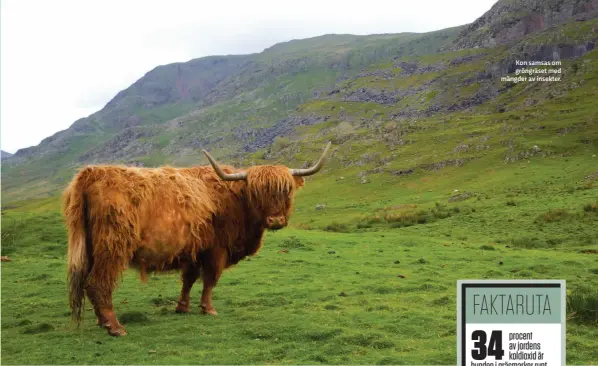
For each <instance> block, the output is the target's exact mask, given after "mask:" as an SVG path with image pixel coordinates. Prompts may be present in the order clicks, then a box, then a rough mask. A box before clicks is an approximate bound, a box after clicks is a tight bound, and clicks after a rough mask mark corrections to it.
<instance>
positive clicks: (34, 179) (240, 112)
mask: <svg viewBox="0 0 598 366" xmlns="http://www.w3.org/2000/svg"><path fill="white" fill-rule="evenodd" d="M460 30H461V28H459V27H457V28H452V29H448V30H442V31H438V32H432V33H428V34H423V35H422V34H398V35H372V36H346V35H339V36H336V35H327V36H322V37H316V38H312V39H307V40H296V41H291V42H288V43H285V44H280V45H276V46H274V47H272V48H270V49H267V50H265V51H264V52H262V53H260V54H254V55H246V56H217V57H216V56H214V57H207V58H202V59H198V60H192V61H189V62H187V63H183V64H173V65H166V66H160V67H157V68H155V69H154V70H152V71H150V72H148V73H147V74H146V75H145V76H144V77H143V78H141V79H140V80H138V81H137V82H135V83H134V84H133V85H132V86H131V87H129V88H127V89H126V90H124V91H122V92H120V93H118V95H117V96H115V98H113V99H112V100H111V101H110V102H109V103H108V104H107V105H106V106H105V107H104V108H103V109H102V110H100V111H98V112H97V113H94V114H92V115H91V116H89V117H88V118H84V119H80V120H78V121H76V122H75V123H74V124H73V125H72V126H71V127H70V128H69V129H67V130H64V131H61V132H58V133H56V134H55V135H53V136H51V137H48V138H46V139H44V140H43V141H42V142H41V143H40V145H38V146H35V147H30V148H26V149H21V150H19V151H17V153H16V154H15V156H14V157H13V158H12V159H11V160H10V164H7V165H6V166H4V167H3V176H4V177H5V184H3V190H4V193H5V197H6V198H7V199H11V194H10V192H11V191H13V190H15V192H16V194H15V196H16V197H15V198H19V199H22V198H26V197H29V196H30V195H31V196H36V195H40V194H41V195H42V196H43V195H46V194H53V193H52V191H53V192H56V189H60V188H59V187H61V186H62V185H64V184H65V180H66V179H68V177H69V176H70V175H71V174H72V171H73V169H74V168H75V167H76V166H78V165H80V164H83V163H99V162H123V163H128V164H136V165H155V164H161V163H167V162H170V163H175V164H189V163H197V161H198V160H199V159H201V158H202V156H201V154H200V153H199V151H200V150H201V148H212V149H222V150H223V151H222V152H221V153H222V154H226V153H229V154H230V153H231V152H233V151H239V150H241V151H243V150H247V149H244V147H245V146H247V145H248V143H251V142H254V143H255V142H256V140H257V145H258V146H264V145H269V144H270V143H272V140H273V136H271V135H272V134H271V133H270V134H268V133H267V132H266V135H267V136H268V137H267V138H265V139H264V138H261V137H260V136H262V135H263V133H261V132H262V131H264V130H267V129H268V128H272V127H273V126H276V125H279V126H280V125H281V124H286V123H287V120H285V119H284V118H285V117H286V116H287V115H288V114H289V113H291V112H292V111H294V110H295V108H296V107H297V106H299V105H300V104H301V103H303V102H305V101H308V100H310V99H311V98H312V97H313V95H315V94H318V93H324V92H327V91H328V90H329V89H330V88H332V87H333V86H334V84H335V83H336V82H338V81H339V80H343V79H346V78H349V77H352V76H354V75H356V74H357V73H358V72H359V70H360V69H361V68H362V67H363V66H366V65H369V64H371V63H373V62H376V61H379V60H380V59H384V58H387V57H392V56H393V55H416V54H425V53H429V52H435V51H436V50H438V49H439V48H442V47H446V46H447V45H448V44H450V43H451V42H452V41H453V40H454V38H455V37H456V35H457V33H458V32H459V31H460ZM306 50H310V51H309V52H307V51H306ZM295 122H296V123H297V124H301V123H313V122H315V121H311V120H309V119H307V120H304V121H303V122H301V121H295ZM292 124H293V123H291V124H290V127H292ZM260 139H261V140H260ZM221 153H220V152H217V153H216V154H217V155H219V154H221ZM40 181H43V184H41V185H40V186H39V189H36V188H33V189H27V192H25V191H24V190H22V189H23V188H24V185H27V184H36V183H39V182H40Z"/></svg>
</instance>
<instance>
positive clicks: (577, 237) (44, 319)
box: [2, 155, 598, 364]
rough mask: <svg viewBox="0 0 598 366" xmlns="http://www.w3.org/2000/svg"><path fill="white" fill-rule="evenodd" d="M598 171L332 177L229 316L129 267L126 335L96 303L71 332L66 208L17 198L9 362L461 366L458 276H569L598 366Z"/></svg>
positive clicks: (584, 164)
mask: <svg viewBox="0 0 598 366" xmlns="http://www.w3.org/2000/svg"><path fill="white" fill-rule="evenodd" d="M590 157H591V155H590ZM565 159H567V160H565ZM596 162H597V160H596V158H594V159H591V158H587V157H584V156H579V157H575V156H574V157H569V158H558V159H550V158H544V159H535V160H534V159H532V160H530V161H529V162H526V161H522V162H520V163H515V164H509V165H505V166H504V167H496V168H495V169H492V170H493V172H489V171H488V169H482V167H480V166H476V165H475V164H473V165H470V166H465V167H461V168H446V169H443V170H440V171H437V172H428V173H416V174H413V175H410V176H408V177H404V178H396V177H385V176H382V175H380V176H378V177H377V178H376V179H374V180H373V181H372V182H370V183H368V184H359V183H347V182H346V180H340V181H339V180H337V179H335V178H336V177H335V176H334V175H333V174H331V173H322V175H320V176H317V177H314V178H313V179H310V180H309V181H308V182H307V186H306V189H305V190H304V191H301V192H300V193H299V194H298V196H297V207H296V212H295V214H294V216H293V217H292V219H291V222H292V227H290V228H287V229H284V230H282V231H279V232H275V233H268V235H267V238H266V242H265V246H264V248H263V249H262V251H261V252H260V253H259V254H258V256H256V257H253V258H251V259H250V260H249V261H243V262H241V263H240V264H239V265H238V266H237V267H234V268H233V269H231V270H229V271H227V272H226V273H225V274H224V275H223V277H222V279H221V282H220V283H219V285H218V286H217V288H216V290H215V295H214V301H215V306H216V309H217V310H218V311H219V315H218V317H216V318H214V317H209V316H203V315H201V314H200V312H199V307H198V306H199V303H198V299H199V294H200V290H201V285H199V286H197V285H196V287H195V288H194V290H193V292H192V302H193V303H192V312H191V313H189V314H186V315H180V314H176V313H175V312H174V307H175V301H176V299H177V297H178V294H179V291H180V285H181V281H180V280H179V277H178V275H175V274H173V275H159V276H154V277H151V278H150V281H149V282H148V284H142V283H141V282H140V281H139V276H138V274H137V273H135V272H133V271H128V272H127V273H126V276H125V278H124V282H123V283H122V284H121V285H120V287H119V289H118V290H117V291H116V294H115V306H116V311H117V314H118V315H119V316H120V317H121V320H122V322H123V323H124V324H125V325H126V326H127V329H128V331H129V335H127V336H126V337H123V338H111V337H109V336H108V335H107V334H106V332H105V331H104V330H102V329H99V328H98V327H97V326H96V325H95V318H94V316H93V312H92V311H91V309H90V308H89V307H88V308H87V311H86V312H85V320H84V322H83V323H82V325H81V328H80V329H79V330H77V329H76V328H75V327H74V326H73V325H72V324H71V323H70V317H69V310H68V306H67V292H66V282H65V274H66V268H65V252H66V236H65V230H64V227H63V226H62V221H61V216H60V213H59V201H58V200H57V199H56V198H48V199H45V200H43V201H28V202H21V203H17V204H14V205H13V207H12V208H8V209H6V208H5V209H4V210H3V212H2V255H8V256H9V257H10V258H11V259H12V262H3V263H2V363H3V364H47V363H58V364H83V363H88V364H115V363H125V364H127V363H128V364H130V363H143V364H222V363H224V364H247V363H260V364H265V363H276V364H319V363H335V364H454V362H455V358H456V354H455V352H456V351H455V345H456V281H457V280H458V279H479V278H488V279H525V278H536V279H538V278H539V279H565V280H567V289H568V304H567V313H568V314H569V318H570V319H569V320H568V322H567V359H568V363H569V364H595V363H598V347H596V339H598V314H597V310H596V309H598V182H596V180H594V179H592V178H591V177H590V178H589V179H584V177H587V176H589V175H591V173H595V172H596V166H597V164H596ZM523 172H525V174H524V173H523ZM456 173H458V174H456ZM455 189H458V190H459V192H454V190H455ZM464 192H469V193H468V194H464ZM320 203H321V204H325V205H326V208H325V209H320V210H316V209H315V205H316V204H320ZM88 306H89V305H88Z"/></svg>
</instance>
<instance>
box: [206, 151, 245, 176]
mask: <svg viewBox="0 0 598 366" xmlns="http://www.w3.org/2000/svg"><path fill="white" fill-rule="evenodd" d="M202 151H203V153H204V154H206V157H207V158H208V160H209V161H210V164H212V168H214V171H215V172H216V174H218V176H219V177H220V179H222V180H244V179H247V172H240V173H225V172H223V171H222V169H220V166H219V165H218V163H217V162H216V160H215V159H214V158H213V157H212V155H210V153H209V152H207V151H205V150H202Z"/></svg>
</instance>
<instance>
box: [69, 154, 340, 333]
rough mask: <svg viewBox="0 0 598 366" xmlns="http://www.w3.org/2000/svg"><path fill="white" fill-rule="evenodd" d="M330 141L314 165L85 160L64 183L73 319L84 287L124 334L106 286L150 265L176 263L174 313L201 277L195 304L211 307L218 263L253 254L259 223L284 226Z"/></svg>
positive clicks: (110, 325) (100, 313) (106, 320)
mask: <svg viewBox="0 0 598 366" xmlns="http://www.w3.org/2000/svg"><path fill="white" fill-rule="evenodd" d="M329 149H330V143H328V145H327V146H326V149H325V150H324V153H323V154H322V156H321V157H320V160H319V161H318V162H317V163H316V164H315V165H314V166H313V167H311V168H307V169H289V168H286V167H284V166H273V165H261V166H254V167H250V168H248V169H246V170H245V171H239V170H235V169H233V168H232V167H229V166H223V167H220V166H219V165H218V163H217V162H216V161H215V160H214V159H213V158H212V156H210V154H209V153H208V152H207V151H205V150H204V153H205V154H206V156H207V157H208V160H209V161H210V163H211V165H212V167H209V166H199V167H194V168H172V167H162V168H133V167H120V166H89V167H86V168H83V169H82V170H81V171H80V172H79V173H78V174H77V175H76V176H75V178H74V179H73V181H72V182H71V184H70V185H69V186H68V188H66V190H65V192H64V215H65V217H66V224H67V227H68V233H69V244H68V281H69V302H70V306H71V310H72V315H73V318H74V319H75V320H76V321H77V323H80V321H81V312H82V306H83V300H84V297H85V296H84V292H86V293H87V297H88V298H89V299H90V301H91V303H92V305H93V308H94V311H95V314H96V316H97V318H98V325H100V326H102V327H105V328H107V329H108V333H109V334H110V335H114V336H118V335H125V334H126V330H125V328H124V327H123V326H122V325H121V324H120V323H119V321H118V319H117V317H116V315H115V313H114V310H113V305H112V292H113V290H114V288H115V286H116V282H117V280H118V279H119V277H120V276H121V275H122V272H123V271H124V270H125V269H126V268H127V267H132V268H136V269H137V270H139V271H140V273H141V278H142V280H144V281H145V280H146V279H147V273H148V272H160V271H169V270H181V271H182V277H183V288H182V290H181V295H180V297H179V301H178V305H177V307H176V311H177V312H188V311H189V292H190V290H191V287H192V286H193V284H194V282H195V281H196V280H197V278H198V277H200V274H201V277H202V279H203V292H202V296H201V308H202V312H203V313H207V314H212V315H216V310H215V309H214V306H213V305H212V289H213V288H214V286H216V283H217V282H218V279H219V278H220V275H221V274H222V271H223V269H225V268H227V267H229V266H231V265H234V264H237V263H238V262H239V261H240V260H241V259H243V258H244V257H246V256H249V255H253V254H255V253H256V252H257V251H258V250H259V249H260V247H261V245H262V240H263V235H264V231H265V229H280V228H282V227H285V226H286V225H287V222H288V219H289V215H290V212H291V209H292V206H293V199H294V194H295V192H296V190H297V189H298V188H300V187H302V186H303V185H304V179H303V177H304V176H308V175H312V174H315V173H317V172H318V171H319V170H320V169H321V168H322V166H323V164H324V161H325V159H326V155H327V153H328V150H329Z"/></svg>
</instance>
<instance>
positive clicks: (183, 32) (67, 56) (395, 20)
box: [0, 0, 496, 153]
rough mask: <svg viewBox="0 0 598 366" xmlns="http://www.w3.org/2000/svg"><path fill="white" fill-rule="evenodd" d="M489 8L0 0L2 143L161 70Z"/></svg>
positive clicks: (54, 124)
mask: <svg viewBox="0 0 598 366" xmlns="http://www.w3.org/2000/svg"><path fill="white" fill-rule="evenodd" d="M495 2H496V1H495V0H451V1H446V0H418V1H412V0H388V1H379V0H367V1H359V2H353V3H350V2H349V1H346V0H342V1H337V0H317V1H312V0H301V1H293V2H290V3H289V4H291V5H283V4H282V3H283V2H281V1H263V0H252V1H234V2H233V1H215V0H206V1H201V0H186V1H183V0H169V1H167V0H160V1H158V0H144V1H143V0H121V1H117V0H86V1H80V0H79V1H77V0H72V1H71V0H53V1H48V0H1V2H0V17H1V19H0V26H1V32H0V37H1V39H0V47H1V50H0V67H1V76H0V83H1V90H0V92H1V101H0V112H1V125H2V141H1V147H2V150H5V151H8V152H11V153H14V152H16V151H17V150H18V149H20V148H23V147H28V146H32V145H37V144H39V142H40V141H41V140H42V139H44V138H46V137H48V136H50V135H52V134H54V133H56V132H57V131H60V130H63V129H66V128H68V127H69V126H70V125H71V124H72V123H73V122H74V121H76V120H77V119H79V118H82V117H86V116H88V115H90V114H92V113H94V112H96V111H98V110H100V109H101V108H102V107H104V105H105V104H106V103H107V102H108V101H109V100H110V99H111V98H112V97H114V96H115V95H116V93H118V92H119V91H120V90H122V89H125V88H127V87H128V86H129V85H131V84H132V83H133V82H135V81H136V80H137V79H139V78H140V77H142V76H143V75H144V74H145V73H146V72H148V71H149V70H151V69H153V68H154V67H156V66H158V65H164V64H168V63H172V62H181V61H188V60H190V59H193V58H197V57H202V56H208V55H215V54H245V53H254V52H261V51H262V50H263V49H264V48H267V47H270V46H272V45H273V44H275V43H278V42H284V41H288V40H291V39H298V38H308V37H314V36H318V35H322V34H329V33H351V34H373V33H399V32H427V31H433V30H438V29H443V28H447V27H453V26H457V25H462V24H466V23H471V22H473V21H474V20H475V19H476V18H477V17H479V16H481V15H482V14H483V13H484V12H486V11H487V10H488V9H490V8H491V7H492V5H493V4H494V3H495Z"/></svg>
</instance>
